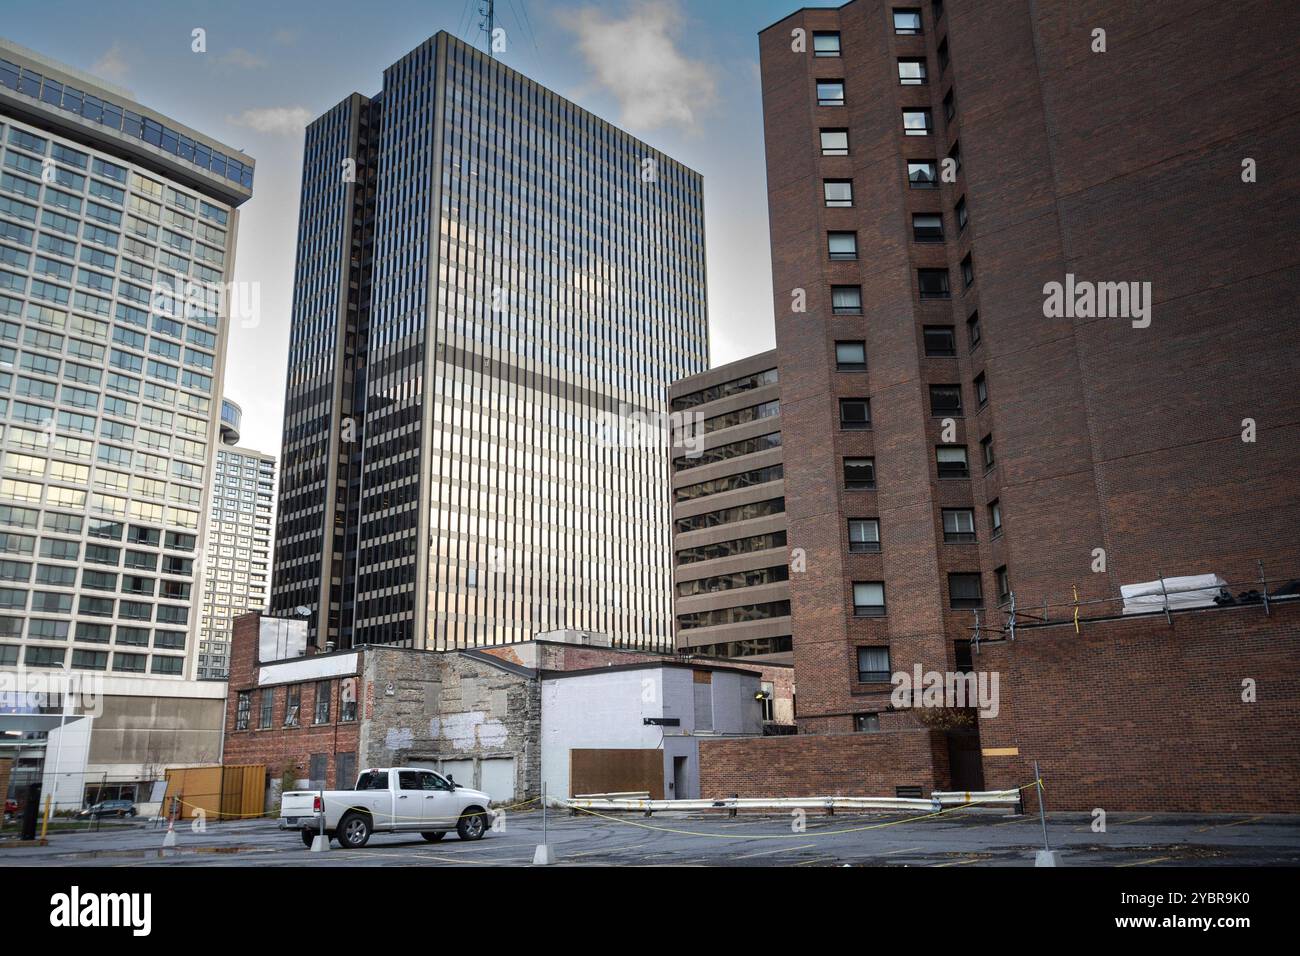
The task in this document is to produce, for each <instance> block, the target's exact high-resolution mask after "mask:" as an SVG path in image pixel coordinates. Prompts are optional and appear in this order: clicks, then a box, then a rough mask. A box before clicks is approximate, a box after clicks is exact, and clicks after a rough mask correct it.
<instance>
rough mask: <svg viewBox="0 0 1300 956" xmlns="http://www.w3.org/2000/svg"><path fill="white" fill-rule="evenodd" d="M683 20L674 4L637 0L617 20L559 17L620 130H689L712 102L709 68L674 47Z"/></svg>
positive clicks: (574, 14)
mask: <svg viewBox="0 0 1300 956" xmlns="http://www.w3.org/2000/svg"><path fill="white" fill-rule="evenodd" d="M682 19H683V18H682V13H681V9H680V7H679V6H678V5H677V3H676V0H637V2H635V3H634V4H633V5H632V6H631V7H630V8H629V10H628V12H627V15H626V16H624V17H622V18H621V19H619V18H615V17H611V16H609V15H607V14H606V13H605V12H604V11H602V10H600V9H598V8H595V7H584V8H583V9H581V10H573V11H569V12H568V13H567V14H565V15H563V18H562V22H563V23H564V25H565V26H566V27H567V28H568V29H569V30H570V31H572V32H573V33H574V35H575V36H576V37H577V41H578V49H579V51H580V52H581V53H582V56H583V58H584V59H585V60H586V62H587V66H588V67H589V68H590V69H591V71H592V74H593V76H594V79H595V80H596V82H597V83H598V84H599V85H600V86H601V87H602V88H603V89H605V90H606V91H608V92H609V93H611V94H612V95H613V96H614V97H615V98H616V99H617V100H618V103H619V108H620V110H621V112H622V116H621V118H620V122H621V124H622V125H624V126H627V127H629V128H632V129H657V128H659V127H663V126H678V127H681V128H682V129H686V130H694V129H698V128H699V126H700V124H701V122H702V121H703V119H704V117H705V115H706V114H707V113H708V112H709V110H710V109H711V108H712V106H713V105H714V104H715V103H716V102H717V98H718V93H717V81H716V79H715V77H714V71H713V68H712V67H711V66H710V65H709V64H707V63H705V62H703V61H701V60H693V59H691V58H690V57H688V56H687V55H686V54H685V53H684V52H682V50H681V49H680V48H679V47H678V41H679V39H680V34H681V31H682Z"/></svg>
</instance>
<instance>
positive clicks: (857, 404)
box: [840, 398, 871, 430]
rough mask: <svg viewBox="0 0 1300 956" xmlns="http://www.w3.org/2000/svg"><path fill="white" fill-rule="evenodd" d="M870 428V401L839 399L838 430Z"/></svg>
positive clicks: (863, 399)
mask: <svg viewBox="0 0 1300 956" xmlns="http://www.w3.org/2000/svg"><path fill="white" fill-rule="evenodd" d="M870 427H871V401H870V400H869V399H866V398H841V399H840V428H844V429H850V430H852V429H863V428H870Z"/></svg>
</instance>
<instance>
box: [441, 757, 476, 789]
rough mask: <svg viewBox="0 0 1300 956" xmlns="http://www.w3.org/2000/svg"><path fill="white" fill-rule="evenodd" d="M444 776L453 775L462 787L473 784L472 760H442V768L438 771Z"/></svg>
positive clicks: (472, 785) (472, 786)
mask: <svg viewBox="0 0 1300 956" xmlns="http://www.w3.org/2000/svg"><path fill="white" fill-rule="evenodd" d="M439 772H440V773H441V774H442V775H443V776H444V777H453V778H455V780H456V782H457V783H458V784H460V785H461V786H462V787H471V788H473V789H476V790H477V789H478V788H477V787H475V786H474V761H473V760H444V761H443V762H442V770H441V771H439Z"/></svg>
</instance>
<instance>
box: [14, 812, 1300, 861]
mask: <svg viewBox="0 0 1300 956" xmlns="http://www.w3.org/2000/svg"><path fill="white" fill-rule="evenodd" d="M1107 822H1108V826H1107V832H1105V833H1095V832H1093V831H1092V828H1091V826H1090V823H1091V817H1090V816H1088V815H1086V814H1050V815H1049V817H1048V832H1049V836H1050V839H1051V842H1052V847H1053V849H1059V850H1060V851H1061V854H1062V864H1063V865H1065V866H1103V867H1108V866H1109V867H1137V866H1143V867H1158V866H1164V867H1173V866H1218V865H1238V866H1240V865H1253V866H1295V865H1297V864H1300V818H1297V817H1294V816H1281V815H1277V816H1274V815H1239V816H1191V815H1186V814H1178V815H1173V814H1138V813H1134V814H1111V816H1110V818H1109V820H1108V821H1107ZM548 824H549V826H548V832H549V837H550V843H551V846H552V847H553V848H554V852H555V857H556V865H559V866H800V867H805V866H806V867H817V866H846V865H848V866H930V867H952V866H1032V865H1033V860H1034V853H1035V851H1036V850H1038V849H1040V848H1041V846H1042V829H1041V826H1040V823H1039V820H1038V818H1037V817H1036V816H1032V815H1027V816H1015V815H1007V814H1004V813H1001V812H999V811H989V810H984V809H980V810H973V811H963V812H956V813H945V814H944V815H943V816H941V817H929V818H924V819H918V818H916V817H908V816H903V815H899V814H844V813H840V814H837V815H835V816H809V817H808V818H807V828H806V830H804V831H803V832H792V829H791V823H790V818H789V817H780V816H771V815H762V816H758V815H754V816H747V815H742V816H740V817H737V818H735V819H730V818H728V817H726V816H725V815H721V814H715V815H687V814H669V813H660V814H656V815H655V816H654V817H652V818H645V817H642V816H640V815H631V814H623V815H619V816H617V817H614V816H612V815H611V816H609V817H593V816H589V815H586V814H583V815H579V816H577V817H573V816H570V815H569V814H568V813H561V812H555V811H552V812H551V813H550V815H549V819H548ZM10 832H12V831H10ZM176 836H177V841H176V842H177V845H176V847H175V848H174V849H168V850H164V849H163V847H162V842H163V837H164V831H163V830H162V829H159V828H156V827H154V826H152V825H150V824H147V823H146V824H139V823H125V824H121V823H107V822H106V823H105V824H104V826H103V827H102V828H101V829H99V830H98V831H89V830H84V831H81V830H79V831H75V832H73V831H61V832H53V833H51V834H50V837H49V845H48V846H44V847H42V846H20V845H17V844H16V842H15V841H14V840H12V839H6V838H5V836H4V835H0V867H5V866H55V867H59V866H63V867H67V866H74V867H75V866H104V867H112V866H128V867H130V866H214V867H228V866H258V867H268V866H330V867H334V866H470V867H477V866H527V865H531V864H532V860H533V850H534V848H535V847H536V846H537V844H538V843H540V842H541V838H542V815H541V813H540V811H530V812H526V813H525V812H514V813H510V814H508V815H507V816H506V818H505V823H504V827H503V828H502V829H501V830H500V831H490V832H489V833H488V834H487V836H486V837H485V838H484V839H483V840H481V841H478V842H472V843H463V842H461V841H460V840H458V839H457V838H456V836H455V835H454V834H451V835H449V836H448V837H447V838H446V839H445V840H444V841H443V842H441V843H436V844H433V843H426V842H425V841H424V840H423V839H421V838H420V837H419V835H418V834H377V835H375V836H374V837H373V838H372V839H371V841H370V843H369V845H368V846H366V847H365V848H363V849H360V850H341V849H339V848H338V845H337V844H335V843H331V845H330V850H329V852H327V853H311V852H310V851H308V850H307V849H306V848H305V847H304V846H303V844H302V841H301V838H300V837H299V835H298V834H297V833H295V832H282V831H280V830H279V829H277V827H276V824H275V821H273V820H256V821H248V822H228V823H211V824H209V825H208V826H207V828H206V831H205V832H194V830H193V829H192V827H191V825H190V823H189V822H188V821H185V822H182V823H181V824H178V826H177V829H176Z"/></svg>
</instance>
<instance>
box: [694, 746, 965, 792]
mask: <svg viewBox="0 0 1300 956" xmlns="http://www.w3.org/2000/svg"><path fill="white" fill-rule="evenodd" d="M947 777H948V750H947V744H946V742H945V739H944V735H943V734H941V733H939V732H937V731H931V730H892V731H881V732H880V733H875V734H818V735H815V736H804V735H799V736H795V737H748V738H730V739H728V738H722V739H715V740H710V739H707V738H700V797H701V798H702V799H712V798H717V797H729V796H731V795H732V794H738V795H739V796H741V797H745V798H750V797H752V798H762V797H827V796H830V797H836V796H845V797H892V796H894V795H895V792H896V788H897V787H902V786H917V787H920V788H921V792H922V795H923V796H929V794H930V791H931V790H933V789H935V781H939V783H940V786H943V785H946V784H945V781H946V780H947Z"/></svg>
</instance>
